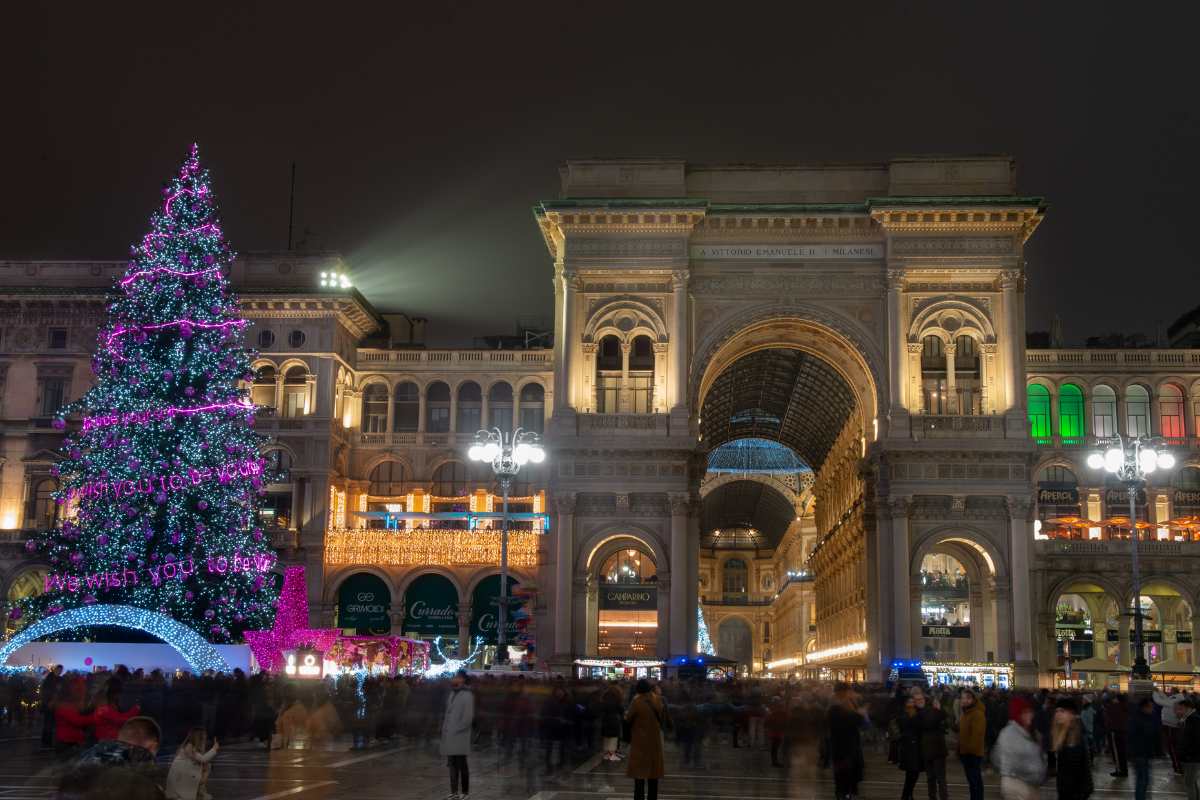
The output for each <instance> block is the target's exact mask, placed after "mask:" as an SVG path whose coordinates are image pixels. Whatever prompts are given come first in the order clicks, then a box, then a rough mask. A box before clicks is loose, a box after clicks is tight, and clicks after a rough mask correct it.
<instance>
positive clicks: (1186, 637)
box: [1175, 631, 1192, 644]
mask: <svg viewBox="0 0 1200 800" xmlns="http://www.w3.org/2000/svg"><path fill="white" fill-rule="evenodd" d="M1175 641H1176V642H1177V643H1179V644H1191V643H1192V632H1191V631H1175Z"/></svg>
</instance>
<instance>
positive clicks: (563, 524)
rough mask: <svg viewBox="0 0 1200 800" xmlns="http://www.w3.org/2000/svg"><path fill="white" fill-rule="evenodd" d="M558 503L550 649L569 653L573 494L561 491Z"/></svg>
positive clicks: (572, 647) (573, 547)
mask: <svg viewBox="0 0 1200 800" xmlns="http://www.w3.org/2000/svg"><path fill="white" fill-rule="evenodd" d="M556 501H557V503H558V524H557V525H556V526H555V529H556V530H557V531H558V534H557V535H558V547H557V550H556V553H555V556H554V557H555V562H554V652H555V654H556V655H561V656H570V655H571V654H572V653H573V651H574V649H575V647H574V644H575V643H574V639H573V637H572V635H571V606H572V590H573V588H574V583H573V579H574V572H575V570H574V562H575V542H574V539H575V494H574V492H563V493H560V494H558V496H557V497H556Z"/></svg>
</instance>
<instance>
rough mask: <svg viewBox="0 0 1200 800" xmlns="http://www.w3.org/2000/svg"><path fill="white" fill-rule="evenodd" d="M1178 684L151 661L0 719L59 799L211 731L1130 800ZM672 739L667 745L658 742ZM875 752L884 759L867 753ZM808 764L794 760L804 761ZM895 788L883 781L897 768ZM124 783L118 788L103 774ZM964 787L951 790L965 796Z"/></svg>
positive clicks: (641, 773)
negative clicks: (1104, 764)
mask: <svg viewBox="0 0 1200 800" xmlns="http://www.w3.org/2000/svg"><path fill="white" fill-rule="evenodd" d="M1198 704H1200V703H1198V700H1197V698H1194V697H1192V696H1190V695H1187V694H1183V693H1171V694H1164V693H1161V692H1156V693H1154V695H1152V696H1150V695H1147V696H1144V697H1138V698H1137V699H1136V701H1131V699H1130V698H1129V697H1127V696H1125V695H1123V694H1120V693H1117V692H1110V691H1105V692H1100V693H1095V694H1087V693H1083V692H1070V693H1054V692H1050V691H1048V690H1042V691H1040V692H1037V693H1035V694H1027V693H1015V692H1005V691H999V690H994V689H987V690H983V691H977V690H974V689H954V688H949V687H935V688H932V689H931V688H927V687H922V686H911V687H901V688H895V687H890V688H889V687H883V686H849V685H846V684H829V683H818V682H795V681H780V680H774V681H765V680H764V681H756V680H731V681H722V682H716V681H694V682H688V681H679V680H675V679H670V680H665V681H650V680H644V679H643V680H638V681H630V680H623V681H613V682H610V681H601V680H565V679H542V678H537V679H534V678H531V677H529V676H522V675H520V674H517V673H510V674H503V675H500V676H496V675H491V674H489V675H483V676H479V675H477V676H474V677H472V676H470V675H468V674H466V673H463V672H460V673H457V674H455V675H454V676H452V677H450V678H442V679H433V680H430V679H423V678H415V677H390V678H389V677H365V676H355V675H342V676H339V677H338V678H337V679H327V680H323V681H299V680H289V679H285V678H281V677H279V676H272V675H264V674H257V675H253V676H247V675H245V674H243V673H242V672H241V671H235V672H234V673H232V674H229V675H211V674H205V675H200V676H192V675H188V674H180V675H170V676H168V675H164V674H162V673H160V672H157V671H153V672H148V673H145V672H142V671H130V670H128V669H125V668H123V667H121V668H118V669H117V670H115V671H112V672H107V671H104V672H94V673H89V674H78V673H74V674H64V673H63V671H62V669H61V668H56V669H54V670H51V671H50V672H48V673H46V674H45V675H44V676H43V677H40V678H37V677H35V676H33V675H32V674H30V673H15V674H12V675H9V676H5V677H4V678H0V723H2V724H5V725H17V726H22V725H23V726H29V727H34V726H38V725H40V733H41V737H42V745H43V747H44V748H46V749H47V750H52V751H53V753H54V755H55V757H56V758H57V759H58V761H59V764H60V766H59V768H58V774H59V776H60V779H59V785H60V796H61V797H64V798H92V797H115V796H126V795H127V796H128V798H129V799H130V800H138V798H141V797H147V798H150V797H155V798H162V797H166V798H172V799H173V800H175V799H182V798H186V800H206V798H208V797H209V796H210V795H209V792H208V778H209V774H210V771H211V770H212V769H213V768H214V765H218V764H219V758H218V753H219V746H220V745H219V743H220V742H222V741H238V740H240V741H243V742H249V743H251V744H252V746H254V745H256V746H258V747H262V748H293V747H321V746H323V745H324V744H327V743H330V742H333V741H334V740H335V738H336V737H339V736H343V735H346V736H348V740H349V743H350V746H351V747H354V748H362V747H368V746H371V745H373V744H378V743H380V742H388V741H394V740H397V739H402V740H408V741H411V742H413V743H414V744H415V745H417V746H424V747H428V748H431V749H433V748H436V749H437V751H438V752H440V754H441V755H442V756H444V757H445V758H446V764H447V769H448V772H449V782H450V791H451V794H450V797H452V798H455V799H456V800H465V798H467V797H468V794H469V791H470V779H471V778H470V760H471V755H472V753H479V752H481V751H484V750H488V751H493V752H495V754H496V757H497V760H498V763H504V764H507V765H511V766H515V767H517V768H518V769H519V770H520V771H522V772H523V773H524V774H525V776H526V782H527V786H526V787H525V788H529V789H531V790H532V791H536V790H537V789H538V788H539V787H540V786H541V785H545V783H546V782H547V781H556V780H557V781H562V780H563V775H564V771H565V770H566V768H567V767H569V766H574V765H575V764H576V763H578V762H579V761H580V760H582V759H583V758H586V757H589V756H595V757H596V758H597V760H598V761H606V762H623V765H622V766H623V770H624V772H625V774H626V775H627V777H628V778H631V779H632V780H633V787H632V789H633V796H634V797H635V798H637V800H643V798H649V800H656V797H657V792H658V781H659V780H661V779H662V778H663V776H664V775H665V773H666V762H667V760H668V755H670V756H671V757H672V758H677V759H678V766H679V768H681V769H684V770H703V769H705V768H706V767H707V766H708V765H709V762H710V759H712V757H713V756H714V755H717V754H718V751H719V756H720V758H722V759H725V758H726V757H727V756H728V753H729V751H730V750H731V749H735V748H736V749H740V748H751V749H754V750H758V751H761V752H762V753H763V755H762V758H763V759H764V763H766V762H765V759H766V758H768V756H769V759H770V761H769V763H770V764H771V766H772V767H774V768H776V769H778V770H781V771H782V772H781V774H783V775H789V776H791V777H794V778H800V779H803V778H805V777H810V776H811V777H818V776H817V774H816V771H817V770H819V769H821V768H825V769H828V770H829V771H830V775H829V777H830V779H831V782H832V783H833V786H834V793H835V800H852V799H853V798H855V797H857V796H858V795H859V785H860V783H861V782H862V781H863V779H864V774H865V770H866V765H867V762H868V759H867V758H866V757H865V755H864V748H867V750H868V751H869V750H870V749H871V748H876V749H878V750H879V752H880V753H881V754H882V753H883V752H886V753H887V761H888V762H889V763H890V764H892V765H894V767H895V768H897V769H899V770H900V772H901V773H902V774H903V784H902V787H903V788H902V789H901V790H900V800H914V797H915V794H916V792H917V785H918V783H919V782H920V781H921V779H922V777H923V778H924V782H925V784H926V788H927V792H928V796H929V799H930V800H950V798H949V794H950V790H949V786H950V784H951V783H952V780H951V779H950V778H948V776H947V771H948V762H950V763H953V762H954V761H957V767H955V769H960V770H961V773H962V775H963V778H964V780H965V783H966V785H967V786H968V796H969V800H983V797H984V774H985V773H986V772H988V771H989V770H990V771H991V772H992V774H998V775H999V777H1000V793H1001V795H1002V796H1003V797H1004V798H1005V799H1006V800H1032V799H1033V798H1036V797H1039V796H1040V792H1041V786H1042V785H1043V784H1044V783H1045V782H1046V781H1047V780H1051V779H1052V780H1053V781H1054V785H1055V787H1056V789H1057V793H1058V797H1059V799H1060V800H1085V798H1087V797H1088V796H1089V795H1090V794H1091V793H1092V788H1093V787H1092V783H1093V780H1092V775H1093V772H1094V769H1095V766H1094V765H1095V762H1096V761H1097V759H1105V758H1107V759H1111V761H1112V764H1113V769H1112V775H1113V777H1114V778H1117V779H1123V778H1126V777H1132V780H1131V781H1130V784H1131V786H1130V788H1132V790H1133V792H1134V795H1135V798H1136V800H1146V798H1147V796H1148V792H1149V786H1150V770H1151V764H1152V762H1153V760H1154V759H1156V758H1161V759H1163V760H1164V762H1167V761H1169V763H1170V765H1171V768H1172V769H1173V770H1174V771H1176V772H1178V773H1180V774H1181V775H1182V776H1183V778H1182V780H1183V782H1184V785H1185V786H1186V789H1187V794H1188V800H1200V714H1197V713H1196V711H1197V708H1196V706H1197V705H1198ZM670 743H674V745H675V751H676V752H675V753H669V751H668V745H669V744H670ZM880 761H882V759H880ZM804 770H809V771H810V772H804ZM897 783H899V781H897ZM118 786H120V787H126V788H123V789H122V790H121V791H120V792H116V791H115V790H114V787H118ZM963 800H967V798H964V799H963Z"/></svg>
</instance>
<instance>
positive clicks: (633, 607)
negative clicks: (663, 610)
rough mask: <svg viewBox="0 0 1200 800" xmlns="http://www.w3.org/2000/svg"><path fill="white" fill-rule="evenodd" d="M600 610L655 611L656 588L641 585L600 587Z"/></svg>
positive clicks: (656, 602)
mask: <svg viewBox="0 0 1200 800" xmlns="http://www.w3.org/2000/svg"><path fill="white" fill-rule="evenodd" d="M600 608H602V609H605V610H609V611H655V610H657V609H658V587H657V586H646V585H642V584H618V585H615V586H606V585H602V586H601V587H600Z"/></svg>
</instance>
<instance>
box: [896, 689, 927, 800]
mask: <svg viewBox="0 0 1200 800" xmlns="http://www.w3.org/2000/svg"><path fill="white" fill-rule="evenodd" d="M893 733H894V735H893V737H892V738H893V740H894V741H895V742H896V766H898V767H899V768H900V769H901V770H903V771H904V789H903V791H902V792H901V793H900V800H913V789H915V788H916V786H917V779H918V778H920V777H921V770H922V769H924V760H923V759H922V758H921V719H920V717H919V716H917V702H916V701H915V700H914V699H913V698H911V697H910V698H908V699H907V700H905V701H904V707H903V708H902V709H901V710H900V713H899V715H897V717H896V719H895V722H894V731H893Z"/></svg>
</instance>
